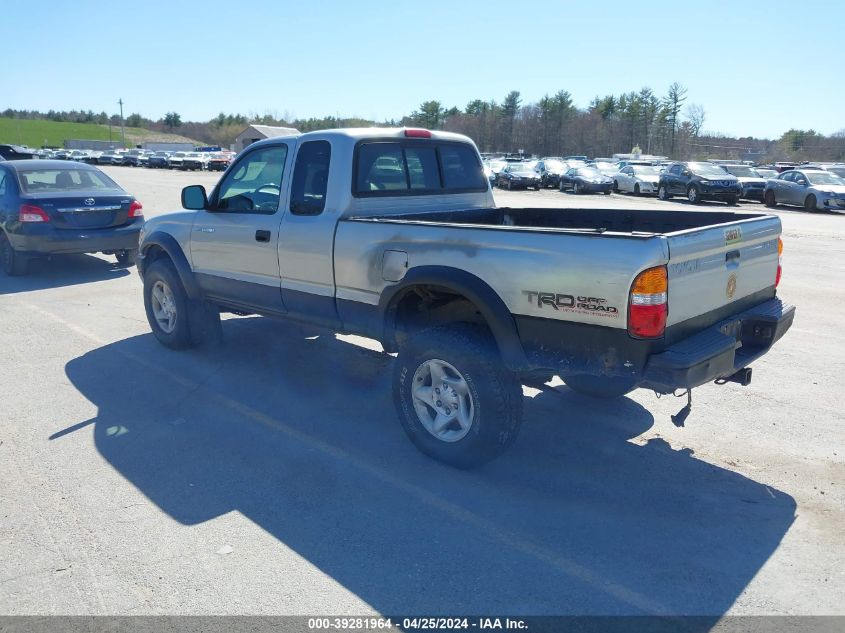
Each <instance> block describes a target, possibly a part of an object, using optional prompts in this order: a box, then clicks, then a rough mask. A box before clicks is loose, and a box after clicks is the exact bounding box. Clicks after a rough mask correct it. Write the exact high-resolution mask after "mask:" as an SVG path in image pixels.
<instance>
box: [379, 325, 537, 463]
mask: <svg viewBox="0 0 845 633" xmlns="http://www.w3.org/2000/svg"><path fill="white" fill-rule="evenodd" d="M393 396H394V402H395V404H396V409H397V412H398V414H399V420H400V422H401V423H402V428H403V429H404V430H405V433H407V434H408V437H409V438H410V439H411V441H412V442H413V443H414V445H415V446H416V447H417V448H418V449H419V450H420V451H421V452H423V453H425V454H426V455H428V456H429V457H432V458H433V459H436V460H438V461H440V462H443V463H445V464H448V465H450V466H453V467H455V468H472V467H475V466H478V465H480V464H483V463H485V462H487V461H490V460H491V459H493V458H495V457H497V456H498V455H500V454H501V453H503V452H504V451H505V450H506V449H507V448H508V447H510V446H511V445H512V444H513V443H514V441H515V440H516V437H517V435H518V433H519V428H520V425H521V424H522V389H521V387H520V384H519V381H518V380H517V379H516V377H515V375H514V374H513V373H512V372H510V371H508V370H507V369H506V368H505V367H504V365H503V364H502V361H501V359H500V358H499V354H498V351H497V350H496V345H495V342H494V341H493V340H492V337H491V336H490V335H489V333H488V332H486V330H483V329H480V328H477V327H473V326H468V325H452V326H441V327H435V328H431V329H428V330H423V331H421V332H419V333H418V334H416V335H414V336H412V337H411V338H410V339H409V340H408V342H407V343H406V344H405V345H404V346H403V347H402V349H401V350H400V351H399V356H398V358H397V359H396V366H395V369H394V373H393Z"/></svg>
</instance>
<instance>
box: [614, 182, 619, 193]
mask: <svg viewBox="0 0 845 633" xmlns="http://www.w3.org/2000/svg"><path fill="white" fill-rule="evenodd" d="M613 193H619V183H618V182H617V181H616V180H614V181H613Z"/></svg>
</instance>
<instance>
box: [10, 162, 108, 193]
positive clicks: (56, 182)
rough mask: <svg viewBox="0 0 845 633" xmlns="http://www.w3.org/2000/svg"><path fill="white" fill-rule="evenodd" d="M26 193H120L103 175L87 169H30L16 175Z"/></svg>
mask: <svg viewBox="0 0 845 633" xmlns="http://www.w3.org/2000/svg"><path fill="white" fill-rule="evenodd" d="M18 179H19V180H20V183H21V189H22V190H23V191H25V192H26V193H38V192H42V191H49V192H57V193H58V192H68V191H99V190H103V191H114V190H118V191H122V189H121V188H120V187H118V186H117V184H116V183H115V182H114V181H113V180H111V179H110V178H109V177H108V176H106V175H105V174H104V173H102V172H99V171H93V170H89V169H73V168H71V169H30V170H26V171H21V172H19V173H18Z"/></svg>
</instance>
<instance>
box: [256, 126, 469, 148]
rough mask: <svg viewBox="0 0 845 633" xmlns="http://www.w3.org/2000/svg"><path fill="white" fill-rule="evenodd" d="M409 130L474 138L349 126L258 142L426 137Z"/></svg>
mask: <svg viewBox="0 0 845 633" xmlns="http://www.w3.org/2000/svg"><path fill="white" fill-rule="evenodd" d="M408 131H416V132H420V133H427V134H429V135H430V138H432V139H436V140H441V141H458V142H462V143H473V142H472V139H470V138H469V137H468V136H464V135H463V134H455V133H454V132H443V131H440V130H423V129H422V128H410V127H347V128H333V129H328V130H315V131H313V132H305V133H303V134H292V135H291V136H285V137H280V138H269V139H262V140H261V141H257V143H254V144H258V143H262V144H271V143H272V142H273V141H279V140H281V139H290V138H298V139H302V140H303V141H307V140H309V139H311V138H321V139H329V138H334V139H351V140H354V141H356V142H357V141H359V140H361V139H367V138H425V137H422V136H413V137H412V136H410V135H409V134H407V132H408ZM412 133H413V132H412ZM473 144H474V143H473Z"/></svg>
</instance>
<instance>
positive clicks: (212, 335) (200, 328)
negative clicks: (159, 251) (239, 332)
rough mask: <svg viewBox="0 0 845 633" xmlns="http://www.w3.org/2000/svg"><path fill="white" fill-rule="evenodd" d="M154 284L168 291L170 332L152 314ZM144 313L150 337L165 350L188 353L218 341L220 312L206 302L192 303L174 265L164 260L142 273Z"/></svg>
mask: <svg viewBox="0 0 845 633" xmlns="http://www.w3.org/2000/svg"><path fill="white" fill-rule="evenodd" d="M157 282H161V283H163V284H164V285H165V286H166V287H167V288H168V289H169V291H170V293H171V295H172V298H173V304H174V307H175V315H176V316H175V319H174V325H173V329H172V331H170V332H168V331H165V330H164V329H162V327H161V326H160V325H159V323H158V321H157V320H156V318H155V314H154V311H153V300H152V293H153V287H154V286H155V285H156V283H157ZM144 309H145V311H146V313H147V321H148V322H149V324H150V328H151V329H152V331H153V335H154V336H155V337H156V338H157V339H158V341H159V342H160V343H161V344H162V345H164V346H165V347H169V348H171V349H189V348H192V347H197V346H199V345H201V344H203V343H207V342H216V341H218V340H219V339H220V335H221V325H220V312H219V310H217V308H216V307H214V306H212V305H211V304H209V303H208V302H206V301H197V300H192V299H190V298H189V297H188V293H187V292H185V287H184V286H183V285H182V281H181V280H180V279H179V275H178V273H177V272H176V269H175V268H174V267H173V264H172V263H171V262H170V261H169V260H167V259H158V260H156V261H154V262H153V263H152V264H150V266H149V268H147V270H145V271H144Z"/></svg>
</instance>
